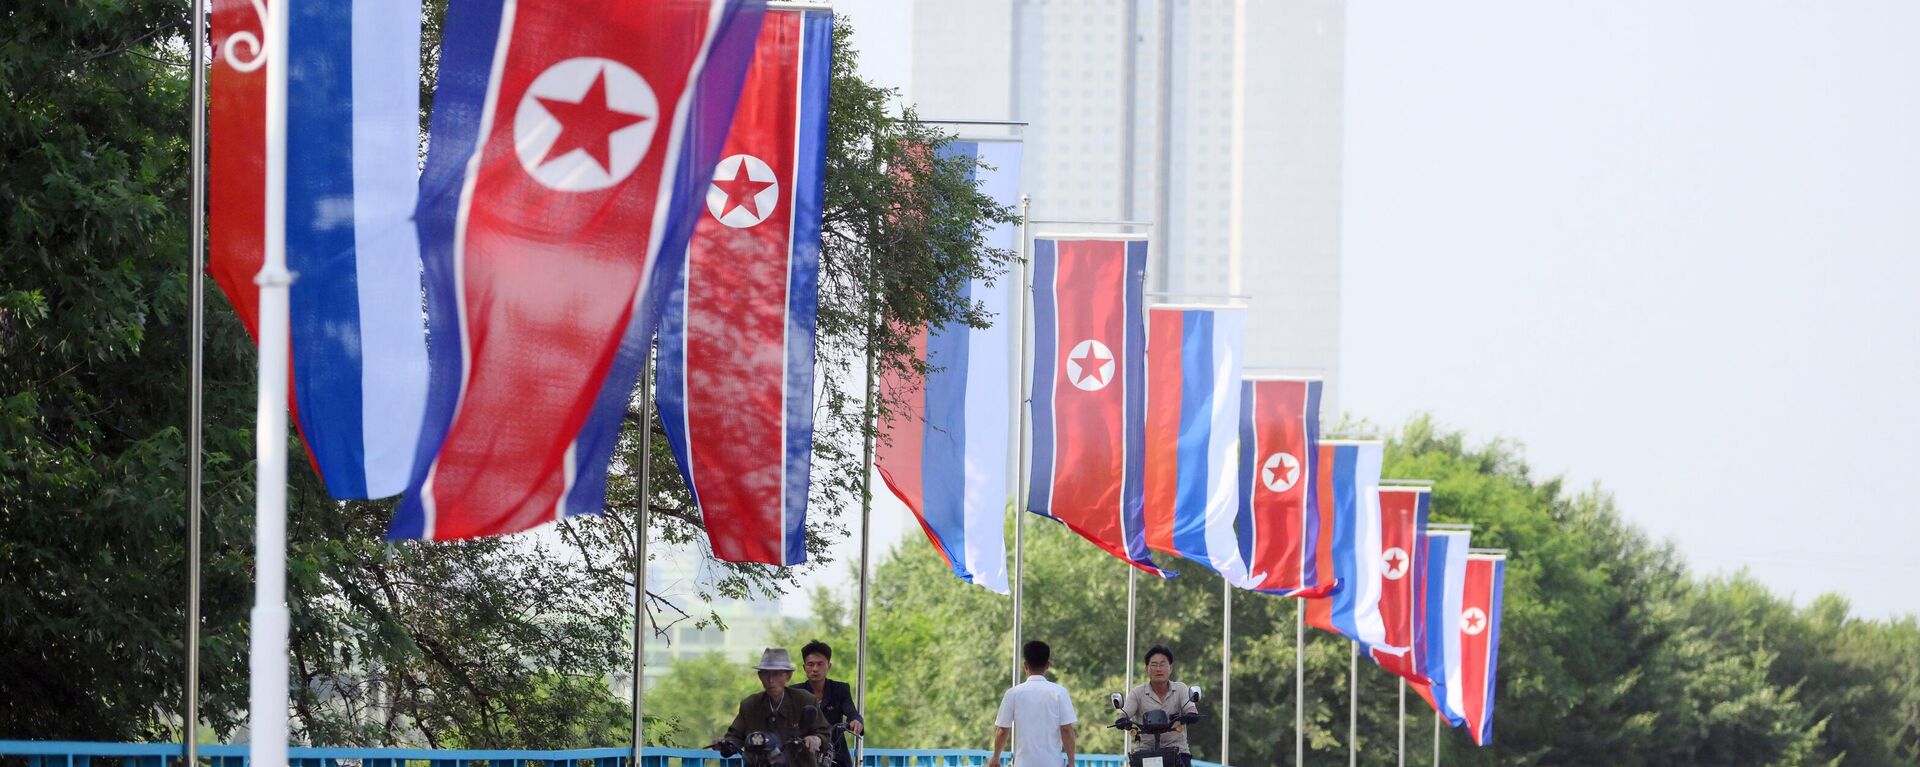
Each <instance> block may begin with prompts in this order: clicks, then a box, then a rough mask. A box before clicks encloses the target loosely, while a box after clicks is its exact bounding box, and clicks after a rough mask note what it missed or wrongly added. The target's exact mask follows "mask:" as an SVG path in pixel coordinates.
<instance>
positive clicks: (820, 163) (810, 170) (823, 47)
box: [782, 12, 833, 562]
mask: <svg viewBox="0 0 1920 767" xmlns="http://www.w3.org/2000/svg"><path fill="white" fill-rule="evenodd" d="M801 25H802V26H801V39H800V50H801V54H800V55H801V62H800V95H799V98H800V125H799V126H798V128H797V129H796V130H795V133H796V135H795V141H796V142H797V144H798V147H797V153H796V154H795V158H796V159H795V165H797V166H798V167H796V168H795V169H794V188H793V215H794V227H793V236H792V245H791V248H790V252H791V253H792V263H791V264H789V266H788V269H787V275H788V283H787V401H786V420H787V456H786V466H785V467H783V470H782V473H783V479H784V481H785V482H786V492H785V493H784V497H785V499H786V509H784V510H783V514H784V519H783V522H785V524H786V531H787V550H786V554H785V558H786V560H787V561H788V562H804V561H806V559H807V529H806V528H807V500H808V488H809V482H808V480H809V475H810V473H811V471H810V470H811V468H812V466H813V373H814V343H815V339H814V329H815V321H814V320H815V317H816V315H817V314H818V313H819V305H820V221H821V218H820V217H821V211H822V205H823V202H824V197H825V196H826V158H827V156H826V141H827V96H828V94H827V83H828V82H829V78H830V75H831V72H830V70H831V69H832V65H833V14H831V13H821V12H809V13H806V14H805V15H804V16H802V17H801Z"/></svg>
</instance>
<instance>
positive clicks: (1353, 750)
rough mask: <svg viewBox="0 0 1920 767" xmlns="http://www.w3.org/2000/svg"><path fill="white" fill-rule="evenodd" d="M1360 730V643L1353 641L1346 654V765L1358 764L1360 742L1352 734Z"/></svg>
mask: <svg viewBox="0 0 1920 767" xmlns="http://www.w3.org/2000/svg"><path fill="white" fill-rule="evenodd" d="M1359 731H1360V643H1359V642H1354V643H1353V654H1352V655H1349V656H1347V767H1356V765H1358V764H1360V744H1359V742H1357V741H1355V740H1354V739H1353V738H1354V734H1355V733H1357V732H1359Z"/></svg>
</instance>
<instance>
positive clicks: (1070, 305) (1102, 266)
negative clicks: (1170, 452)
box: [1052, 240, 1128, 559]
mask: <svg viewBox="0 0 1920 767" xmlns="http://www.w3.org/2000/svg"><path fill="white" fill-rule="evenodd" d="M1058 247H1059V273H1058V274H1057V275H1056V277H1055V280H1054V285H1053V289H1054V291H1055V293H1056V294H1057V296H1058V298H1059V311H1058V316H1057V317H1056V318H1055V320H1056V323H1057V324H1056V327H1057V330H1056V333H1057V334H1058V335H1057V338H1058V340H1059V343H1058V344H1056V346H1055V354H1057V355H1058V358H1057V359H1055V360H1054V369H1055V370H1058V371H1059V374H1058V375H1057V376H1056V377H1055V379H1054V382H1053V391H1054V428H1055V432H1054V435H1055V436H1054V441H1055V444H1056V452H1055V458H1054V466H1055V469H1054V481H1053V505H1052V511H1053V516H1054V517H1055V518H1057V519H1059V520H1060V521H1061V522H1064V523H1066V524H1067V526H1068V527H1071V528H1073V529H1074V530H1075V531H1076V532H1078V533H1080V535H1081V536H1082V537H1084V538H1087V539H1088V540H1091V541H1093V542H1095V543H1097V544H1099V545H1100V546H1101V547H1102V548H1105V549H1107V551H1108V552H1109V553H1111V554H1113V555H1114V556H1117V557H1120V558H1121V559H1127V558H1128V557H1127V547H1126V537H1125V534H1124V531H1123V529H1122V527H1121V519H1122V515H1123V514H1124V513H1125V512H1124V509H1122V507H1121V504H1122V503H1123V502H1124V499H1123V495H1124V490H1123V482H1124V478H1125V476H1126V383H1127V382H1126V379H1125V368H1124V367H1123V365H1122V357H1123V356H1124V355H1125V349H1126V342H1127V337H1126V329H1127V318H1126V292H1127V277H1126V267H1127V258H1126V243H1125V242H1119V241H1110V240H1109V241H1098V240H1062V241H1060V243H1059V245H1058Z"/></svg>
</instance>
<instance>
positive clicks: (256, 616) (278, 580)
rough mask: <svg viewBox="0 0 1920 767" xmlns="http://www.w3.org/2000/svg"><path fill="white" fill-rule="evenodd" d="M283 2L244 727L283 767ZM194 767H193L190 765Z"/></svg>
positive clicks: (277, 19) (263, 756)
mask: <svg viewBox="0 0 1920 767" xmlns="http://www.w3.org/2000/svg"><path fill="white" fill-rule="evenodd" d="M287 5H288V3H286V2H276V3H271V4H269V6H268V8H267V24H266V29H265V30H263V31H264V32H265V36H266V38H267V40H266V50H267V54H266V61H267V136H266V139H267V162H266V189H265V192H266V231H265V235H266V243H265V245H266V247H265V254H264V256H265V257H264V259H263V261H262V265H261V269H260V274H259V276H257V277H255V278H254V282H256V283H259V285H260V391H259V401H258V408H257V410H258V413H257V418H258V426H257V428H256V429H255V430H254V450H255V454H256V457H255V460H254V483H255V489H254V592H253V615H252V618H251V620H252V627H251V635H252V638H251V641H250V645H251V647H250V653H251V657H250V658H249V659H248V669H249V676H250V679H249V684H250V686H251V690H250V695H249V700H248V711H247V722H248V727H249V729H251V730H252V742H251V743H249V744H248V749H247V754H248V761H249V763H250V764H251V765H252V767H286V764H287V701H288V697H287V632H288V617H287V601H286V599H287V598H286V594H287V374H288V371H287V368H288V354H289V353H290V347H291V340H290V338H289V332H290V331H289V324H290V322H291V320H290V319H289V317H288V300H289V293H290V290H289V286H290V285H292V283H293V275H292V274H291V273H290V272H288V271H287V196H286V178H287V65H286V62H287V16H288V9H287ZM190 767H191V766H190Z"/></svg>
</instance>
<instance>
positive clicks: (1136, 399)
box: [1121, 240, 1174, 578]
mask: <svg viewBox="0 0 1920 767" xmlns="http://www.w3.org/2000/svg"><path fill="white" fill-rule="evenodd" d="M1146 286H1147V242H1146V241H1145V240H1135V241H1132V242H1128V243H1127V300H1126V304H1125V307H1126V308H1125V311H1126V315H1125V322H1124V325H1125V326H1126V329H1127V330H1126V333H1127V341H1126V343H1127V351H1126V360H1125V364H1126V379H1125V381H1126V387H1127V389H1126V395H1127V401H1126V406H1125V407H1126V435H1125V443H1124V444H1125V445H1126V448H1125V450H1126V456H1127V461H1126V465H1125V471H1126V476H1125V477H1124V478H1123V481H1122V484H1121V493H1122V495H1123V497H1122V498H1121V505H1122V509H1121V512H1122V516H1121V524H1122V526H1123V528H1124V529H1125V531H1126V536H1127V537H1126V541H1125V543H1126V546H1127V556H1128V557H1129V558H1131V559H1133V560H1134V561H1136V562H1141V563H1151V562H1152V561H1153V554H1152V552H1150V551H1149V550H1148V549H1147V493H1146V487H1147V456H1146V452H1147V450H1146V448H1147V323H1146V317H1147V306H1146V300H1147V297H1146V289H1147V287H1146ZM1161 574H1162V575H1163V576H1166V577H1169V578H1170V577H1173V575H1174V574H1173V573H1171V572H1166V571H1162V573H1161Z"/></svg>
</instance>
